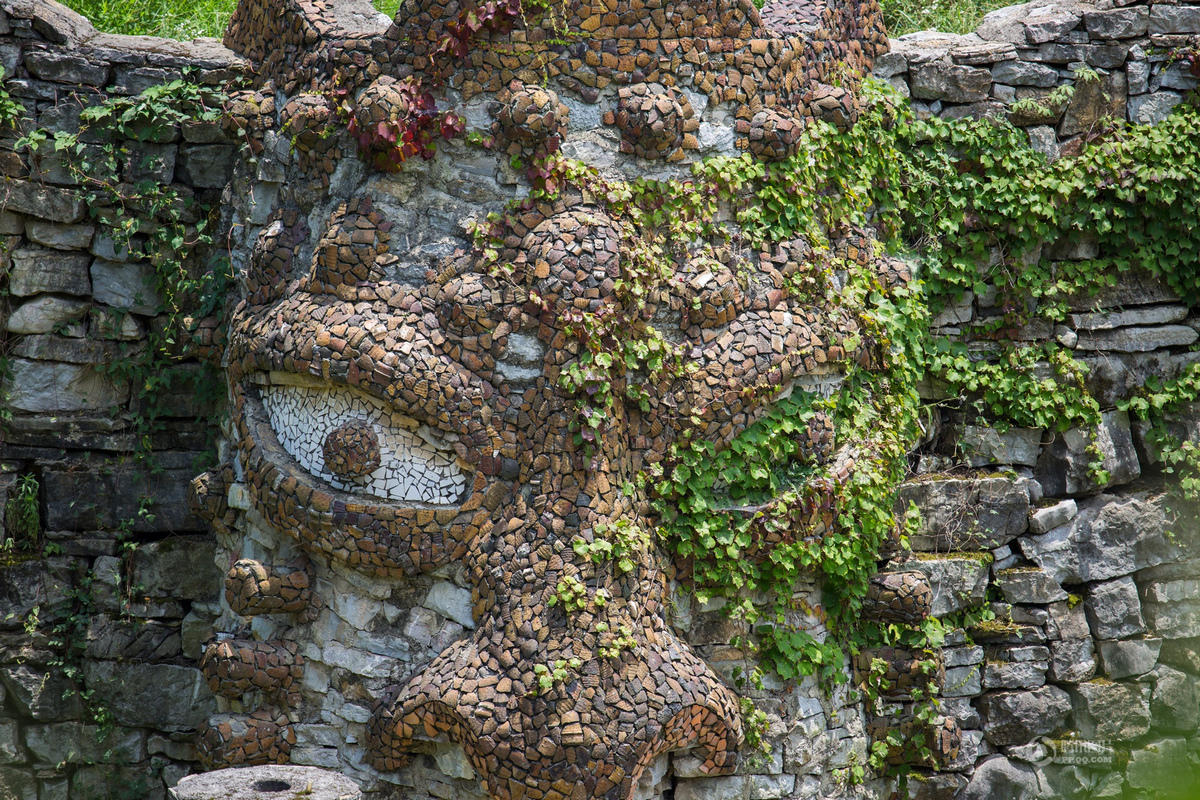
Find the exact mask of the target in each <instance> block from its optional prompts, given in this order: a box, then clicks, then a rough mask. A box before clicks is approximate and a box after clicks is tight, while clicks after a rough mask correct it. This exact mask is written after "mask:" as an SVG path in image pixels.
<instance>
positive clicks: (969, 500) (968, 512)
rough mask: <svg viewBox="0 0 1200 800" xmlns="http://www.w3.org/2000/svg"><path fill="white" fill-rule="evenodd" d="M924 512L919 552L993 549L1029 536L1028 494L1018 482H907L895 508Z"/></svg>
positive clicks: (915, 543)
mask: <svg viewBox="0 0 1200 800" xmlns="http://www.w3.org/2000/svg"><path fill="white" fill-rule="evenodd" d="M910 503H913V504H915V505H916V506H917V508H918V509H919V510H920V512H921V527H920V531H919V532H918V533H917V534H916V535H915V536H914V537H913V547H914V549H917V550H937V551H942V552H944V551H946V550H950V549H959V550H979V549H987V550H993V549H995V548H997V547H1001V546H1002V545H1005V544H1007V543H1008V542H1010V541H1012V539H1014V538H1015V537H1016V536H1018V535H1020V534H1022V533H1024V532H1025V530H1026V529H1027V527H1028V525H1029V491H1028V487H1027V485H1026V482H1025V481H1023V480H1022V479H1019V478H1016V477H1012V478H1009V477H989V478H931V479H924V480H916V481H910V482H906V483H904V484H903V485H902V486H901V487H900V490H899V492H898V493H897V509H898V510H900V511H903V510H904V509H907V508H908V506H909V504H910Z"/></svg>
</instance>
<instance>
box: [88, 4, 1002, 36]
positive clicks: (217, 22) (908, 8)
mask: <svg viewBox="0 0 1200 800" xmlns="http://www.w3.org/2000/svg"><path fill="white" fill-rule="evenodd" d="M64 2H65V3H66V4H67V5H68V6H70V7H71V8H73V9H75V10H76V11H78V12H79V13H80V14H83V15H84V16H85V17H87V18H88V19H90V20H91V21H92V24H93V25H95V26H96V28H97V29H99V30H102V31H105V32H107V33H129V34H135V35H143V36H166V37H167V38H170V39H185V40H187V39H195V38H196V37H198V36H216V37H220V36H221V34H222V33H223V32H224V31H225V25H226V23H228V22H229V15H230V14H232V13H233V9H234V8H235V7H236V6H237V3H238V0H136V2H135V1H134V0H64ZM372 2H373V4H374V5H375V7H376V8H377V9H379V10H380V11H381V12H383V13H384V14H387V15H388V16H389V17H394V16H395V15H396V9H397V8H398V7H399V5H400V0H372ZM1012 3H1013V0H882V4H883V17H884V22H885V23H886V24H887V30H888V34H890V35H891V36H902V35H904V34H906V33H912V32H913V31H923V30H938V31H946V32H949V33H968V32H970V31H973V30H974V29H975V26H976V25H978V24H979V20H981V19H982V18H983V15H984V14H986V13H987V12H989V11H992V10H994V9H997V8H1002V7H1004V6H1006V5H1012Z"/></svg>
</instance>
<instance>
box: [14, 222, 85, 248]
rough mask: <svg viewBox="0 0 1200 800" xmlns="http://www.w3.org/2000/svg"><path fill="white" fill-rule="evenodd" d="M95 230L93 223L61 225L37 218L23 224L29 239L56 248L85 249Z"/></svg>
mask: <svg viewBox="0 0 1200 800" xmlns="http://www.w3.org/2000/svg"><path fill="white" fill-rule="evenodd" d="M95 232H96V226H95V225H62V224H59V223H56V222H46V221H45V220H39V219H31V220H29V222H27V223H26V224H25V235H26V236H28V237H29V239H30V241H32V242H35V243H37V244H40V245H44V246H46V247H53V248H55V249H58V250H86V249H87V248H88V247H89V245H91V243H92V237H93V235H94V234H95Z"/></svg>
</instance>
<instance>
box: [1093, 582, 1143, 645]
mask: <svg viewBox="0 0 1200 800" xmlns="http://www.w3.org/2000/svg"><path fill="white" fill-rule="evenodd" d="M1084 608H1085V609H1086V611H1087V617H1088V622H1089V623H1090V624H1091V627H1092V633H1093V635H1094V636H1095V637H1096V638H1097V639H1124V638H1126V637H1128V636H1137V635H1139V634H1142V633H1145V631H1146V622H1145V620H1144V619H1143V618H1142V605H1141V601H1140V600H1139V599H1138V590H1137V584H1136V583H1135V582H1134V580H1133V578H1131V577H1129V576H1125V577H1123V578H1117V579H1116V580H1112V581H1106V582H1104V583H1095V584H1092V585H1091V586H1090V587H1089V588H1088V595H1087V599H1086V600H1084Z"/></svg>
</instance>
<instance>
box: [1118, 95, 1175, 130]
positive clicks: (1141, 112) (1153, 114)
mask: <svg viewBox="0 0 1200 800" xmlns="http://www.w3.org/2000/svg"><path fill="white" fill-rule="evenodd" d="M1182 101H1183V95H1181V94H1179V93H1178V92H1168V91H1166V90H1163V91H1158V92H1154V93H1153V94H1139V95H1136V96H1134V97H1130V98H1129V119H1130V121H1132V122H1137V123H1141V124H1143V125H1153V124H1155V123H1158V122H1162V121H1163V120H1164V119H1166V118H1167V115H1168V114H1170V113H1171V109H1173V108H1175V106H1177V105H1179V104H1180V103H1181V102H1182Z"/></svg>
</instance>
